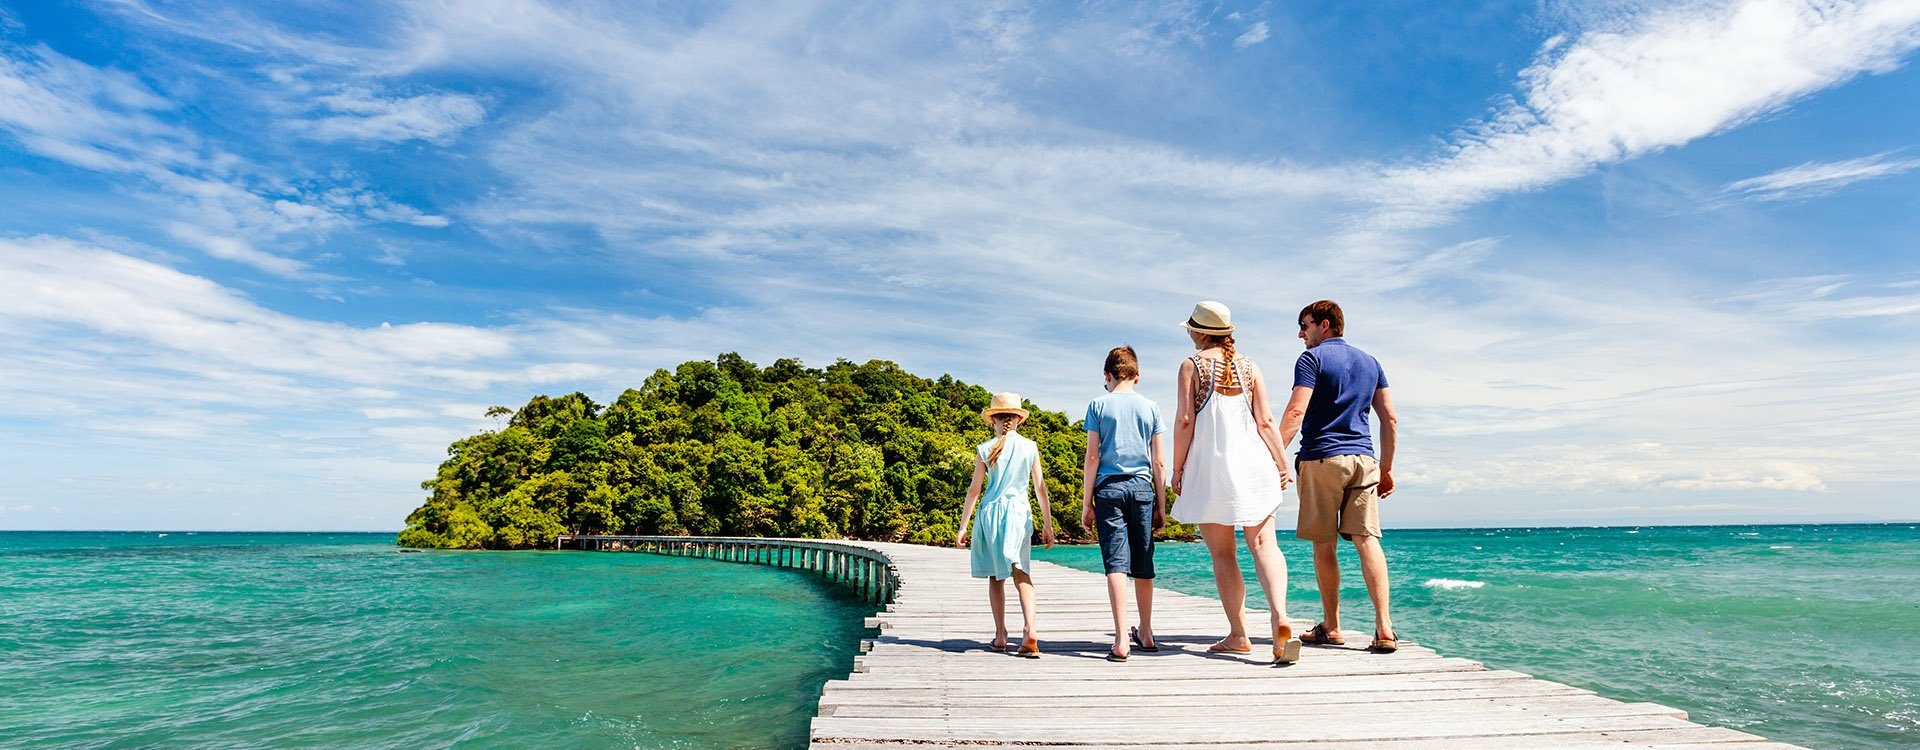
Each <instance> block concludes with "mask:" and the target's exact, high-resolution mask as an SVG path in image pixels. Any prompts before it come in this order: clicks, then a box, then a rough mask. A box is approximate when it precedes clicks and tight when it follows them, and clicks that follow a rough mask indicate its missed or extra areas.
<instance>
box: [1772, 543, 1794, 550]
mask: <svg viewBox="0 0 1920 750" xmlns="http://www.w3.org/2000/svg"><path fill="white" fill-rule="evenodd" d="M1767 549H1793V545H1791V544H1776V545H1773V546H1771V547H1768V548H1767Z"/></svg>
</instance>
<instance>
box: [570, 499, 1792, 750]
mask: <svg viewBox="0 0 1920 750" xmlns="http://www.w3.org/2000/svg"><path fill="white" fill-rule="evenodd" d="M607 538H609V539H612V538H614V537H607ZM622 538H625V539H634V538H635V537H622ZM580 539H582V540H585V539H591V538H590V537H581V538H580ZM753 541H754V542H757V543H759V544H762V545H765V544H779V543H780V541H779V540H753ZM794 541H795V543H799V544H806V545H809V546H819V545H823V544H824V545H832V546H835V547H838V548H841V549H848V550H852V549H858V550H862V551H872V552H878V553H881V554H882V555H884V557H885V559H886V560H888V561H890V563H891V570H889V571H887V572H886V575H887V576H888V577H889V578H891V579H892V580H891V581H889V584H890V586H891V587H894V590H893V591H892V594H893V597H892V601H891V603H890V604H887V605H886V606H885V611H883V612H881V613H880V614H878V615H877V616H875V617H874V618H872V619H871V620H870V621H869V622H868V625H869V626H870V627H877V628H878V629H879V636H878V637H875V638H871V639H869V640H867V641H865V642H863V643H862V644H861V651H862V652H863V653H862V654H861V655H860V656H858V657H856V658H855V659H854V665H853V667H854V668H853V673H852V674H851V675H849V676H848V678H847V679H845V680H834V681H831V682H828V683H827V685H826V688H825V690H824V691H823V693H822V695H821V697H820V710H819V715H818V716H817V717H816V718H815V719H814V720H813V726H812V747H814V748H821V749H824V750H860V749H864V748H876V749H877V748H892V749H895V750H898V748H902V747H916V748H947V747H952V748H960V747H969V748H971V747H978V746H994V745H1011V746H1025V745H1062V746H1081V747H1127V748H1131V749H1132V750H1146V749H1149V748H1161V749H1165V750H1174V749H1175V748H1180V749H1182V750H1197V749H1198V748H1206V749H1208V750H1241V749H1243V748H1254V747H1281V748H1290V749H1292V750H1303V749H1306V748H1315V749H1320V748H1325V749H1327V750H1334V749H1336V748H1337V749H1338V750H1360V749H1361V748H1382V749H1384V750H1440V749H1442V748H1447V749H1453V748H1459V749H1462V750H1465V749H1468V748H1474V749H1489V750H1504V749H1517V748H1666V749H1668V750H1682V749H1684V748H1697V749H1699V750H1707V749H1709V748H1712V749H1714V750H1763V749H1764V750H1791V749H1792V748H1793V746H1791V745H1785V744H1780V743H1774V742H1768V741H1767V740H1765V739H1764V738H1761V737H1757V736H1754V735H1751V734H1746V733H1743V732H1738V731H1734V730H1731V729H1724V728H1719V727H1707V726H1701V725H1699V724H1695V723H1693V722H1690V721H1687V718H1686V713H1685V712H1683V711H1680V710H1678V709H1674V708H1668V707H1666V706H1660V705H1655V704H1651V703H1622V702H1619V701H1615V700H1610V699H1607V698H1602V697H1599V696H1597V695H1595V694H1594V693H1593V692H1592V691H1589V690H1582V689H1579V688H1575V687H1570V686H1567V685H1561V684H1558V683H1553V682H1547V681H1545V680H1536V679H1533V678H1532V677H1530V676H1528V675H1525V674H1521V673H1518V672H1512V671H1505V670H1489V669H1487V668H1486V667H1484V666H1481V665H1480V663H1478V662H1474V661H1469V660H1466V659H1456V658H1448V657H1444V656H1441V655H1439V654H1437V653H1435V652H1434V651H1433V650H1431V649H1427V648H1423V647H1421V646H1419V645H1417V644H1412V643H1410V642H1407V641H1402V642H1401V647H1400V650H1399V651H1398V652H1396V653H1393V654H1373V653H1369V652H1367V651H1365V650H1364V646H1365V645H1366V643H1367V642H1368V639H1369V634H1367V633H1364V632H1358V631H1347V633H1346V636H1347V641H1348V643H1349V644H1350V645H1349V646H1347V647H1311V646H1309V647H1307V648H1305V649H1303V651H1302V654H1301V658H1300V661H1299V663H1297V664H1294V665H1291V666H1285V667H1276V666H1273V665H1271V664H1269V663H1267V661H1266V659H1264V658H1262V657H1263V655H1265V654H1266V653H1267V652H1268V651H1269V644H1270V641H1269V640H1267V639H1265V638H1258V637H1256V639H1255V642H1254V644H1255V645H1254V654H1253V655H1252V656H1230V655H1220V654H1210V653H1208V652H1207V651H1206V646H1207V644H1209V643H1212V642H1213V641H1214V640H1215V639H1217V638H1219V637H1220V636H1221V635H1223V634H1224V633H1225V618H1224V617H1223V616H1222V614H1221V612H1220V604H1219V602H1218V601H1217V600H1215V599H1211V598H1205V597H1196V596H1189V595H1185V594H1179V593H1175V592H1171V591H1165V590H1160V591H1157V592H1156V593H1155V602H1154V629H1155V631H1156V632H1157V635H1158V640H1159V642H1160V651H1159V652H1158V653H1145V652H1142V651H1139V650H1137V649H1136V650H1135V651H1134V652H1133V656H1132V658H1131V659H1129V660H1128V661H1126V662H1123V663H1111V662H1108V661H1106V660H1105V658H1104V657H1105V655H1106V650H1107V647H1108V645H1109V643H1110V642H1111V639H1112V632H1113V631H1112V627H1113V625H1112V622H1113V621H1112V617H1111V615H1110V614H1109V613H1108V610H1107V602H1106V589H1105V583H1104V581H1103V580H1102V578H1101V576H1099V575H1097V574H1094V573H1088V572H1084V571H1079V570H1073V569H1070V568H1065V567H1062V566H1058V565H1053V564H1050V563H1044V562H1036V563H1035V564H1034V571H1033V576H1034V581H1035V586H1036V589H1037V591H1038V600H1039V616H1038V618H1037V619H1038V625H1039V631H1040V641H1041V649H1042V653H1043V655H1042V657H1041V658H1039V659H1021V658H1018V657H1015V656H1013V655H1010V654H1002V653H997V652H992V651H988V650H987V649H986V646H985V643H986V641H987V639H988V638H990V637H991V636H992V627H993V626H992V618H991V616H990V615H988V613H987V609H986V601H985V599H986V586H985V585H984V583H983V582H981V581H978V580H975V579H973V578H972V577H970V576H969V575H968V566H967V555H966V553H965V552H964V551H961V550H954V549H943V548H934V547H921V546H915V545H903V544H883V543H874V542H821V541H819V540H806V541H804V542H802V541H800V540H794ZM1007 588H1008V597H1009V599H1010V600H1011V599H1012V598H1013V596H1012V594H1013V592H1012V587H1011V586H1009V587H1007ZM1018 613H1019V607H1018V604H1017V602H1016V601H1009V602H1008V617H1009V624H1010V626H1011V627H1012V629H1013V631H1014V636H1015V638H1016V639H1017V638H1018V635H1019V618H1018ZM1248 621H1249V623H1252V624H1254V625H1255V626H1256V628H1258V627H1259V626H1260V625H1261V624H1263V623H1265V622H1266V614H1265V612H1259V611H1254V612H1249V613H1248ZM1310 625H1311V623H1307V622H1295V624H1294V627H1295V629H1296V630H1301V631H1304V630H1305V629H1306V628H1307V627H1309V626H1310ZM1409 625H1416V624H1414V623H1409ZM1416 626H1417V625H1416ZM1432 626H1433V624H1428V625H1426V626H1419V627H1432Z"/></svg>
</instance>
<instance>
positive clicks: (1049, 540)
mask: <svg viewBox="0 0 1920 750" xmlns="http://www.w3.org/2000/svg"><path fill="white" fill-rule="evenodd" d="M1033 494H1034V495H1036V496H1038V497H1039V498H1040V523H1041V524H1042V526H1041V529H1042V531H1041V532H1040V541H1042V542H1045V543H1046V545H1047V549H1053V503H1052V501H1049V500H1048V499H1047V477H1046V474H1045V473H1043V472H1041V471H1040V462H1039V461H1034V462H1033Z"/></svg>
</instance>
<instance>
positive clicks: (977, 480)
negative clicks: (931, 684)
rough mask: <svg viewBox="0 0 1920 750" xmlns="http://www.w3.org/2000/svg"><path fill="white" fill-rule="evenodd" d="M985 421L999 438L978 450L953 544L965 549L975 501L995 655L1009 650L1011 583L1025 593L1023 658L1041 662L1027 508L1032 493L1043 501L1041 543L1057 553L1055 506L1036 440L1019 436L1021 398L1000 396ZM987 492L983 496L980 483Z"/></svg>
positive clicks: (976, 571) (977, 558) (977, 547)
mask: <svg viewBox="0 0 1920 750" xmlns="http://www.w3.org/2000/svg"><path fill="white" fill-rule="evenodd" d="M980 418H981V419H985V420H987V423H988V424H991V425H993V433H994V435H996V436H997V437H995V438H994V439H992V440H988V441H987V442H984V443H981V444H980V445H979V446H978V447H976V448H975V449H974V452H975V459H974V462H973V483H972V484H971V485H968V486H967V508H966V510H965V511H962V512H961V514H960V530H959V532H958V533H956V534H954V537H953V543H954V546H957V547H965V546H967V544H968V540H967V521H968V520H969V519H972V518H973V508H974V504H975V503H976V502H978V503H979V505H980V518H979V520H978V521H977V522H975V523H974V524H973V540H972V544H973V577H975V578H985V579H987V602H988V605H989V606H990V607H991V608H992V609H993V643H992V644H991V645H992V648H993V649H994V650H995V651H1005V650H1007V589H1006V579H1007V578H1009V577H1011V578H1012V579H1013V586H1014V588H1015V589H1018V590H1019V592H1020V618H1021V627H1022V629H1023V632H1022V636H1023V637H1022V639H1021V641H1020V655H1021V656H1024V657H1026V658H1029V659H1038V658H1040V639H1039V638H1038V636H1037V633H1036V632H1035V631H1034V629H1033V578H1032V576H1030V575H1028V573H1027V572H1028V571H1029V570H1031V569H1032V567H1033V563H1032V561H1031V559H1030V557H1031V554H1032V551H1033V508H1032V506H1031V505H1029V504H1028V503H1027V488H1028V487H1029V486H1031V487H1032V488H1033V491H1034V493H1035V494H1037V495H1039V496H1040V518H1041V520H1042V522H1043V523H1044V524H1045V531H1044V532H1043V533H1042V534H1041V536H1040V539H1041V540H1042V541H1044V542H1046V545H1047V548H1048V549H1052V548H1053V506H1052V504H1050V503H1049V502H1048V501H1047V482H1046V478H1045V477H1043V476H1041V474H1040V450H1039V447H1038V446H1036V445H1035V444H1034V442H1033V441H1032V440H1028V439H1026V438H1025V437H1023V436H1021V435H1020V434H1019V433H1017V432H1015V430H1018V429H1019V428H1020V423H1021V422H1024V421H1026V419H1027V410H1026V409H1022V408H1020V396H1019V395H1017V394H1013V393H996V394H993V399H992V400H991V401H990V402H988V404H987V408H986V409H985V410H982V411H981V412H980ZM983 479H984V480H986V491H985V492H984V493H983V492H981V480H983Z"/></svg>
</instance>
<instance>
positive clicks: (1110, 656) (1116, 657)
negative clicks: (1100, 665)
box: [1107, 648, 1127, 661]
mask: <svg viewBox="0 0 1920 750" xmlns="http://www.w3.org/2000/svg"><path fill="white" fill-rule="evenodd" d="M1126 660H1127V655H1126V654H1123V653H1120V652H1119V651H1117V650H1114V649H1111V648H1109V649H1107V661H1126Z"/></svg>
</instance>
